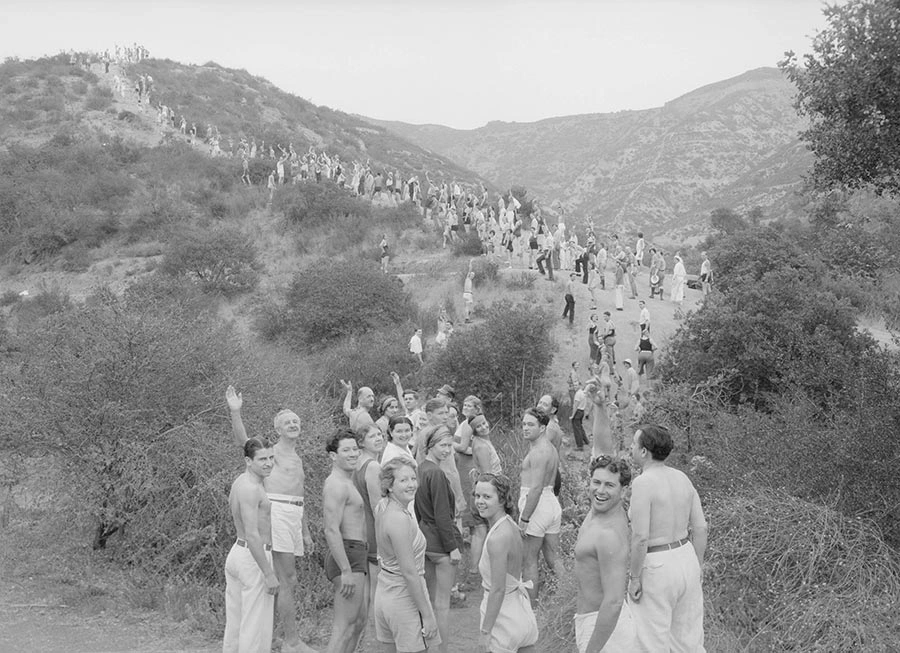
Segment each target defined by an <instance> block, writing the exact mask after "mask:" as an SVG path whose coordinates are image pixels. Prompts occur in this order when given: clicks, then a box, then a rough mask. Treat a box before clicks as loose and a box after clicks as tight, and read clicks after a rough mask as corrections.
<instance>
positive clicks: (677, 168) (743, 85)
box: [370, 68, 811, 237]
mask: <svg viewBox="0 0 900 653" xmlns="http://www.w3.org/2000/svg"><path fill="white" fill-rule="evenodd" d="M792 93H793V87H792V86H791V85H790V84H789V83H788V82H787V81H785V80H784V79H783V77H782V75H781V73H780V72H779V71H778V70H776V69H773V68H760V69H757V70H752V71H749V72H747V73H744V74H743V75H740V76H738V77H735V78H732V79H728V80H725V81H722V82H717V83H715V84H710V85H708V86H704V87H702V88H700V89H697V90H695V91H692V92H691V93H688V94H686V95H684V96H682V97H679V98H677V99H675V100H672V101H671V102H668V103H666V105H665V106H663V107H659V108H655V109H647V110H643V111H621V112H617V113H610V114H587V115H578V116H566V117H561V118H550V119H547V120H541V121H539V122H535V123H503V122H491V123H488V124H487V125H485V126H484V127H481V128H478V129H474V130H467V131H466V130H456V129H449V128H446V127H441V126H439V125H410V124H406V123H399V122H387V121H377V120H371V121H370V122H372V123H373V124H376V125H379V126H382V127H385V128H387V129H390V130H392V131H394V132H395V133H397V134H398V135H400V136H402V137H403V138H406V139H408V140H410V141H412V142H414V143H417V144H419V145H421V146H422V147H425V148H428V149H430V150H432V151H434V152H437V153H440V154H443V155H445V156H447V157H448V158H450V159H453V160H454V161H456V162H458V163H459V164H460V165H462V166H464V167H466V168H470V169H472V170H475V171H476V172H478V173H479V174H481V175H483V176H485V177H487V178H488V179H490V180H491V181H492V182H494V183H495V184H497V185H498V186H500V187H507V186H509V185H512V184H521V185H524V186H525V187H526V188H527V189H528V190H529V191H530V192H531V193H532V194H533V195H536V196H538V197H541V198H542V199H543V200H544V203H545V204H551V203H555V202H560V203H561V205H562V206H563V207H564V208H565V209H566V212H567V213H574V214H576V216H578V217H581V216H584V215H591V216H593V217H594V218H595V219H596V220H597V221H598V222H599V223H601V224H604V223H606V224H612V225H616V226H617V227H622V228H643V229H645V230H647V231H648V232H651V233H655V234H661V233H669V234H672V235H675V234H678V235H680V236H682V237H684V236H688V235H691V234H696V233H698V232H699V231H700V230H701V229H702V225H703V223H704V222H705V220H706V216H707V215H708V211H709V210H710V209H711V208H714V207H716V206H729V207H732V208H737V209H749V208H752V207H754V206H760V207H762V208H763V210H764V213H765V214H766V215H769V216H773V217H774V216H776V215H784V214H786V213H792V212H793V207H792V194H793V191H795V190H796V189H798V188H799V187H800V184H801V181H800V177H801V175H802V174H803V173H804V172H805V170H806V169H807V167H808V164H809V162H810V160H811V158H810V156H809V154H808V153H807V152H806V150H805V148H804V147H803V146H802V144H801V143H800V142H799V140H798V136H797V134H798V132H799V131H800V130H801V129H802V128H803V126H804V123H803V122H802V121H801V119H800V118H798V117H797V115H796V113H795V111H794V109H793V107H792V106H791V96H792Z"/></svg>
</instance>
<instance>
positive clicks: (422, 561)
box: [223, 368, 707, 653]
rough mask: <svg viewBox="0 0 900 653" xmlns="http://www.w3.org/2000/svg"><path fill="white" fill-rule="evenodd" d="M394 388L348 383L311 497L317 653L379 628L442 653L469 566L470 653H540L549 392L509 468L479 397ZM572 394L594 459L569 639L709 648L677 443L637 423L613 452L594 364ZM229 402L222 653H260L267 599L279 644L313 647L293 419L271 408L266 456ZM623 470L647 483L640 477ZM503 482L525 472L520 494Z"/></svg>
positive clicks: (385, 639) (551, 469) (555, 401)
mask: <svg viewBox="0 0 900 653" xmlns="http://www.w3.org/2000/svg"><path fill="white" fill-rule="evenodd" d="M391 377H392V381H393V385H394V388H395V393H394V394H391V395H387V396H384V397H383V398H381V399H380V400H379V401H378V403H377V404H376V395H375V393H374V392H373V391H372V389H371V388H368V387H361V388H359V389H358V390H357V391H356V392H354V389H353V385H352V384H351V383H349V382H343V381H342V385H343V386H344V389H345V392H346V394H345V397H344V402H343V412H344V416H345V423H344V425H343V426H340V427H338V428H337V429H336V430H335V431H334V432H333V433H331V434H330V435H328V437H327V438H325V442H324V449H325V452H326V453H327V455H328V456H329V458H330V460H331V472H330V474H329V475H328V477H327V479H326V480H325V482H324V485H323V487H322V490H321V501H322V508H323V511H322V512H323V521H324V524H323V526H324V528H323V531H324V539H325V542H326V545H327V551H326V552H325V560H324V573H325V575H326V577H327V578H328V580H329V581H330V582H331V584H332V587H333V592H334V616H333V626H332V631H331V636H330V639H329V642H328V645H327V648H326V649H325V650H326V651H328V652H329V653H351V652H352V651H355V650H356V649H357V646H358V645H359V643H360V641H361V639H362V638H364V637H365V636H366V633H367V632H369V633H371V631H372V630H374V638H375V639H376V640H377V641H378V642H379V643H380V646H381V648H380V650H382V651H385V652H406V653H411V652H420V651H422V652H423V651H426V650H429V651H440V652H441V653H447V652H448V651H450V650H452V649H451V648H450V646H451V643H452V641H453V639H454V637H455V636H457V633H454V632H452V631H451V629H450V625H449V624H450V605H451V597H453V596H459V595H460V592H459V590H458V588H457V579H456V576H457V570H458V568H460V563H461V561H463V562H466V563H467V565H464V568H466V569H469V570H477V571H478V575H479V577H480V584H481V586H482V588H483V597H482V601H481V606H480V619H479V624H478V626H479V638H478V645H477V650H478V651H480V652H484V653H487V652H492V653H506V652H508V651H523V652H535V651H537V650H538V649H537V648H536V646H537V642H538V638H539V636H540V633H539V629H538V621H537V618H536V615H535V606H536V605H537V599H538V597H539V594H540V576H539V572H538V568H539V559H540V557H541V556H543V558H544V560H545V562H546V564H547V567H548V569H549V571H550V572H551V573H553V574H555V575H557V576H561V575H563V574H565V573H567V572H566V569H565V566H564V564H563V560H562V558H561V554H560V533H561V528H562V505H561V503H560V500H559V494H560V489H561V485H562V475H561V473H560V469H561V466H562V465H563V464H564V461H565V460H567V457H566V456H564V451H563V446H564V435H563V428H562V426H561V424H560V420H559V416H558V411H559V408H560V400H559V398H558V397H556V396H553V395H550V394H548V395H544V396H542V397H541V398H540V399H539V400H538V402H537V404H536V405H535V406H534V407H532V408H528V409H527V410H525V411H524V412H523V413H522V415H521V426H520V430H519V431H518V432H517V434H516V436H515V437H516V438H519V437H521V439H522V441H523V442H524V443H525V444H526V445H527V453H526V454H525V455H524V457H523V458H522V460H509V461H507V463H506V465H507V469H504V463H503V460H502V458H501V456H500V454H498V451H497V447H496V445H495V443H494V441H493V440H492V429H491V425H490V424H489V422H488V420H487V418H486V416H485V414H484V411H483V405H482V402H481V400H480V399H479V398H478V397H476V396H467V397H465V398H464V399H463V400H462V403H461V405H458V404H457V403H456V396H455V391H454V389H453V388H452V387H451V386H449V385H444V386H442V387H440V388H439V389H438V390H437V391H435V392H434V393H429V394H428V395H427V396H420V393H419V392H417V391H415V390H413V389H410V388H403V387H402V385H401V382H400V378H399V376H398V375H396V374H393V373H392V374H391ZM583 392H584V395H585V396H586V397H587V401H588V403H589V404H590V408H589V409H588V413H589V417H588V418H587V419H586V421H585V423H586V424H589V427H590V432H591V434H590V437H587V436H584V437H585V440H586V441H587V442H588V443H589V444H590V449H591V459H590V464H589V468H588V474H587V477H586V478H584V479H581V480H580V481H579V482H581V483H584V491H585V492H586V494H587V497H588V498H587V501H588V503H589V510H588V512H587V515H586V517H585V518H584V521H583V523H582V524H581V527H580V530H579V532H578V537H577V541H576V543H575V547H574V558H575V561H574V565H575V567H574V571H575V576H576V580H577V584H578V595H577V603H576V609H575V613H574V614H573V615H572V618H573V620H574V630H575V645H576V646H577V649H578V650H579V651H581V652H585V651H590V652H592V653H597V652H598V651H608V652H613V651H621V652H631V651H646V652H649V653H658V652H660V651H669V650H677V651H703V650H704V648H703V596H702V590H701V586H700V577H701V565H702V563H703V557H704V553H705V548H706V530H707V527H706V522H705V518H704V515H703V510H702V507H701V505H700V500H699V497H698V495H697V492H696V490H695V489H694V487H693V485H692V484H691V482H690V480H689V479H688V477H687V476H685V475H684V474H683V473H682V472H680V471H677V470H675V469H673V468H671V467H669V466H667V465H666V464H665V460H666V458H667V457H668V455H669V452H670V451H671V450H672V448H673V441H672V437H671V435H670V433H669V432H668V431H667V430H666V429H665V428H663V427H661V426H658V425H653V424H640V425H638V426H637V428H636V429H635V431H634V436H633V439H632V440H631V442H629V443H624V444H623V443H620V442H617V441H616V439H615V438H614V436H613V431H612V428H611V426H610V416H609V414H608V410H609V397H608V396H607V395H606V394H605V390H604V388H603V386H602V382H601V380H600V378H599V376H598V372H597V370H596V368H594V369H593V375H592V376H591V378H590V379H589V380H588V381H587V382H586V383H584V386H583ZM354 397H355V399H356V405H355V406H354ZM226 401H227V404H228V407H229V410H230V415H231V423H232V431H233V435H234V438H235V441H236V443H237V444H238V445H239V446H240V447H242V451H243V454H244V461H245V466H246V467H245V471H244V472H243V473H242V474H241V475H240V476H239V477H238V478H237V479H236V480H235V481H234V484H233V485H232V488H231V493H230V497H229V501H230V505H231V513H232V516H233V518H234V525H235V530H236V540H235V542H234V545H233V546H232V548H231V551H230V552H229V554H228V558H227V561H226V565H225V572H226V630H225V642H224V648H223V650H224V651H225V652H226V653H228V652H234V653H237V652H240V653H249V652H254V653H255V652H257V651H260V652H261V651H270V650H271V646H272V636H273V623H274V622H273V606H275V605H277V614H278V616H279V619H280V621H281V622H282V624H283V629H284V640H283V644H282V648H281V650H282V651H283V652H285V653H290V652H294V651H304V652H306V653H308V652H309V651H312V650H313V649H311V648H310V647H309V646H308V645H307V644H305V643H304V642H302V641H301V639H300V636H299V630H298V626H297V622H296V605H295V603H294V595H295V589H296V586H297V584H298V580H297V574H296V569H295V561H294V557H295V556H302V555H305V554H307V553H308V552H309V551H310V549H311V547H312V546H313V539H312V537H311V535H310V532H309V527H308V524H307V520H306V519H305V517H304V507H305V500H306V496H307V492H306V489H307V488H305V487H304V480H305V478H304V469H303V459H302V458H301V456H300V454H299V450H298V445H300V443H301V424H300V419H299V417H298V416H297V415H296V414H295V413H294V412H292V411H289V410H283V411H280V412H279V413H278V414H277V415H276V416H275V418H274V430H275V435H276V437H277V439H276V441H275V442H274V444H273V443H271V442H270V441H269V439H268V438H267V437H265V436H255V437H249V436H248V434H247V432H246V430H245V428H244V425H243V421H242V418H241V410H242V406H243V399H242V396H241V394H240V393H238V392H236V390H235V389H234V388H233V387H231V386H229V388H228V390H227V392H226ZM376 410H377V416H373V414H372V412H373V411H376ZM582 411H583V409H582ZM582 415H583V412H582ZM308 444H309V442H305V443H304V445H305V446H304V447H303V450H304V451H309V448H308ZM514 448H515V447H514ZM627 449H630V451H628V452H627V453H625V454H624V455H623V452H624V451H625V450H627ZM626 458H630V460H627V459H626ZM510 465H514V466H515V468H516V471H515V472H513V473H511V472H512V469H510V468H509V467H508V466H510ZM633 470H639V471H640V475H639V476H637V477H636V478H633ZM511 476H513V477H515V476H518V478H519V484H518V485H519V487H518V488H516V487H514V486H513V482H512V481H511V479H510V477H511ZM629 488H630V490H629ZM628 491H630V493H631V496H630V508H629V513H630V514H629V515H626V512H625V509H624V505H623V498H624V496H625V494H626V492H628ZM315 494H318V493H317V492H316V493H315ZM573 494H575V493H573ZM463 558H465V560H463ZM463 580H465V579H463ZM367 625H370V626H369V628H367ZM372 625H373V626H374V629H373V628H372V627H371V626H372ZM473 627H474V624H473Z"/></svg>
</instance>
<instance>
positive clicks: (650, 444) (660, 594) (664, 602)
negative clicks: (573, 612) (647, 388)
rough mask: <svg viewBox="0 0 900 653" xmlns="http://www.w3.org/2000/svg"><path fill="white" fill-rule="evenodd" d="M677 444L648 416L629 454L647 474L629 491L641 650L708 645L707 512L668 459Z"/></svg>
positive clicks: (699, 650)
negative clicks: (703, 582) (705, 625)
mask: <svg viewBox="0 0 900 653" xmlns="http://www.w3.org/2000/svg"><path fill="white" fill-rule="evenodd" d="M673 448H674V443H673V441H672V436H671V434H670V433H669V431H668V429H666V428H665V427H662V426H658V425H656V424H642V425H641V426H640V427H639V428H638V429H637V431H635V433H634V440H633V442H632V445H631V457H632V459H633V461H634V463H635V465H636V466H638V467H640V468H641V475H640V476H638V477H637V478H636V479H635V480H634V483H632V491H631V529H632V535H631V580H630V582H629V584H628V594H629V595H630V596H631V600H632V601H633V605H632V612H633V613H634V620H635V625H636V626H637V634H638V644H639V649H638V650H640V651H645V652H647V653H657V652H658V651H685V652H689V653H705V651H706V649H705V648H704V647H703V588H702V586H701V578H702V571H701V567H702V565H703V556H704V554H705V553H706V537H707V526H706V518H705V517H704V515H703V507H702V506H701V505H700V496H699V495H698V494H697V490H696V489H695V488H694V486H693V484H692V483H691V481H690V479H689V478H688V477H687V476H686V475H685V474H684V473H683V472H681V471H679V470H677V469H673V468H672V467H668V466H667V465H666V463H665V461H666V458H668V456H669V453H670V452H671V451H672V449H673ZM648 570H652V571H649V572H648Z"/></svg>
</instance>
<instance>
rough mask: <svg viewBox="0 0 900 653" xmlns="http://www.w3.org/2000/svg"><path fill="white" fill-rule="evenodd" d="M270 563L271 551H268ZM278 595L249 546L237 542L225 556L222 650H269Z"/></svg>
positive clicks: (253, 652) (250, 652)
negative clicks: (267, 585)
mask: <svg viewBox="0 0 900 653" xmlns="http://www.w3.org/2000/svg"><path fill="white" fill-rule="evenodd" d="M266 557H267V558H268V560H269V563H270V564H271V562H272V553H271V552H269V551H266ZM274 609H275V595H274V594H269V592H268V590H267V589H266V580H265V576H263V572H262V569H260V568H259V565H258V564H256V560H254V559H253V555H252V554H251V553H250V549H248V548H247V547H243V546H238V545H237V544H235V545H233V546H232V547H231V551H229V552H228V558H226V559H225V640H224V642H223V643H222V653H269V652H270V651H271V650H272V619H273V617H274Z"/></svg>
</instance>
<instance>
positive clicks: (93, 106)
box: [84, 86, 133, 120]
mask: <svg viewBox="0 0 900 653" xmlns="http://www.w3.org/2000/svg"><path fill="white" fill-rule="evenodd" d="M112 104H113V93H112V91H111V90H110V89H108V88H105V87H103V86H94V87H93V88H91V92H90V93H89V94H88V96H87V100H85V102H84V108H85V109H87V110H88V111H105V110H106V109H108V108H109V107H111V106H112ZM123 113H124V112H123ZM119 115H120V118H119V119H120V120H121V114H119ZM132 115H133V114H132Z"/></svg>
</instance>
